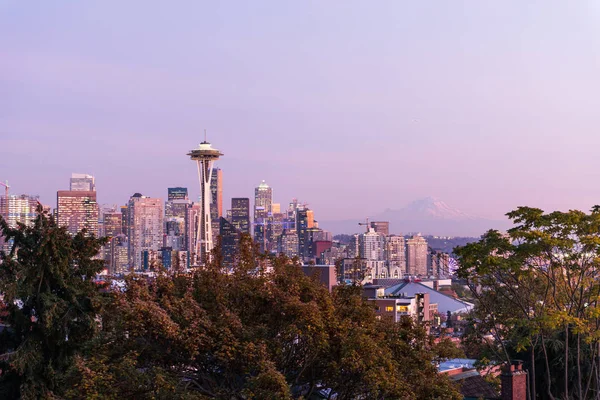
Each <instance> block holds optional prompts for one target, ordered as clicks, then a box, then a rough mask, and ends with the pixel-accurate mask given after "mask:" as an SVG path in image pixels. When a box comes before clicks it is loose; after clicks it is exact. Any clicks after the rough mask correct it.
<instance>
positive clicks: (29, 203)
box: [0, 194, 40, 251]
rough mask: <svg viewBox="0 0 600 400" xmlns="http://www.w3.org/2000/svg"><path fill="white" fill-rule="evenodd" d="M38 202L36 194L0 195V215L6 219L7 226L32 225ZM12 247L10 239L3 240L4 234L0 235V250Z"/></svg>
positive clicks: (7, 249)
mask: <svg viewBox="0 0 600 400" xmlns="http://www.w3.org/2000/svg"><path fill="white" fill-rule="evenodd" d="M39 204H40V202H39V197H38V196H27V195H24V194H23V195H19V196H15V195H9V196H8V198H7V197H5V196H2V197H0V215H2V217H3V218H4V219H5V220H6V222H7V223H8V226H10V227H11V228H16V227H17V224H19V223H21V224H23V225H25V226H31V225H33V220H34V219H35V217H36V215H37V213H36V210H37V207H38V205H39ZM6 210H8V215H6ZM11 247H12V240H11V241H5V238H4V236H0V250H4V251H9V250H10V248H11Z"/></svg>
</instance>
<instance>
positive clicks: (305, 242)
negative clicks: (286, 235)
mask: <svg viewBox="0 0 600 400" xmlns="http://www.w3.org/2000/svg"><path fill="white" fill-rule="evenodd" d="M313 225H314V216H313V212H312V210H309V209H308V208H298V209H297V210H296V233H297V234H298V253H299V255H300V257H301V258H304V257H308V255H309V253H310V243H309V237H308V230H309V229H310V228H312V227H313Z"/></svg>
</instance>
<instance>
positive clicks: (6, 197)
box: [0, 181, 10, 222]
mask: <svg viewBox="0 0 600 400" xmlns="http://www.w3.org/2000/svg"><path fill="white" fill-rule="evenodd" d="M0 185H2V186H4V202H5V203H6V214H4V215H5V218H6V222H8V211H9V208H8V189H10V186H9V185H8V181H5V182H0Z"/></svg>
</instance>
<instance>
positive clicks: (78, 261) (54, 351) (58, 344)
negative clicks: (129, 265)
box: [0, 206, 105, 399]
mask: <svg viewBox="0 0 600 400" xmlns="http://www.w3.org/2000/svg"><path fill="white" fill-rule="evenodd" d="M37 212H38V215H37V217H36V218H35V220H34V221H33V224H32V225H31V226H25V225H23V224H19V225H18V226H17V227H16V228H11V227H9V226H8V224H7V223H6V221H4V220H1V221H0V227H1V230H2V235H3V236H4V237H5V239H6V240H7V241H8V240H10V241H12V242H13V245H12V248H11V250H10V252H8V253H5V252H2V253H1V254H0V260H1V265H0V293H2V295H3V302H4V305H5V307H6V310H7V317H6V323H7V325H8V329H6V330H5V331H4V332H3V337H2V338H1V339H0V354H3V357H2V361H0V370H1V371H2V373H1V375H0V398H19V397H20V398H22V399H40V398H56V397H61V391H62V390H63V388H64V387H65V379H66V372H67V370H68V369H69V368H70V367H71V365H72V363H73V360H74V357H75V356H76V354H77V353H78V352H79V351H80V350H81V348H82V347H83V346H84V345H85V344H86V342H88V341H89V340H90V339H92V338H93V337H94V335H95V334H96V332H97V331H98V329H99V327H100V323H101V321H100V320H99V318H98V315H99V312H100V309H101V304H102V301H101V293H100V291H101V287H100V286H98V285H97V284H96V283H95V282H94V277H95V276H96V274H97V273H98V272H100V271H101V270H102V268H103V267H104V265H103V261H102V260H97V259H95V258H94V257H95V256H96V255H97V254H98V252H99V250H100V247H101V246H102V245H103V244H104V243H105V240H104V239H97V238H95V237H93V236H88V235H86V232H85V231H82V232H79V233H78V234H77V235H75V236H73V237H72V236H71V235H70V234H69V233H68V232H67V230H66V229H65V228H64V227H59V226H58V225H57V224H56V222H55V220H54V218H53V217H52V216H50V215H48V213H47V212H45V211H43V209H42V208H41V206H39V207H38V210H37Z"/></svg>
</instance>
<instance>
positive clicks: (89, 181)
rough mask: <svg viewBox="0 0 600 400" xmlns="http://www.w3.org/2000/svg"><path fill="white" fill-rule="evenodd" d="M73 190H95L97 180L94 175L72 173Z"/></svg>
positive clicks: (71, 188) (71, 186)
mask: <svg viewBox="0 0 600 400" xmlns="http://www.w3.org/2000/svg"><path fill="white" fill-rule="evenodd" d="M70 190H71V191H83V192H95V191H96V180H95V178H94V177H93V176H92V175H87V174H71V185H70Z"/></svg>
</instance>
